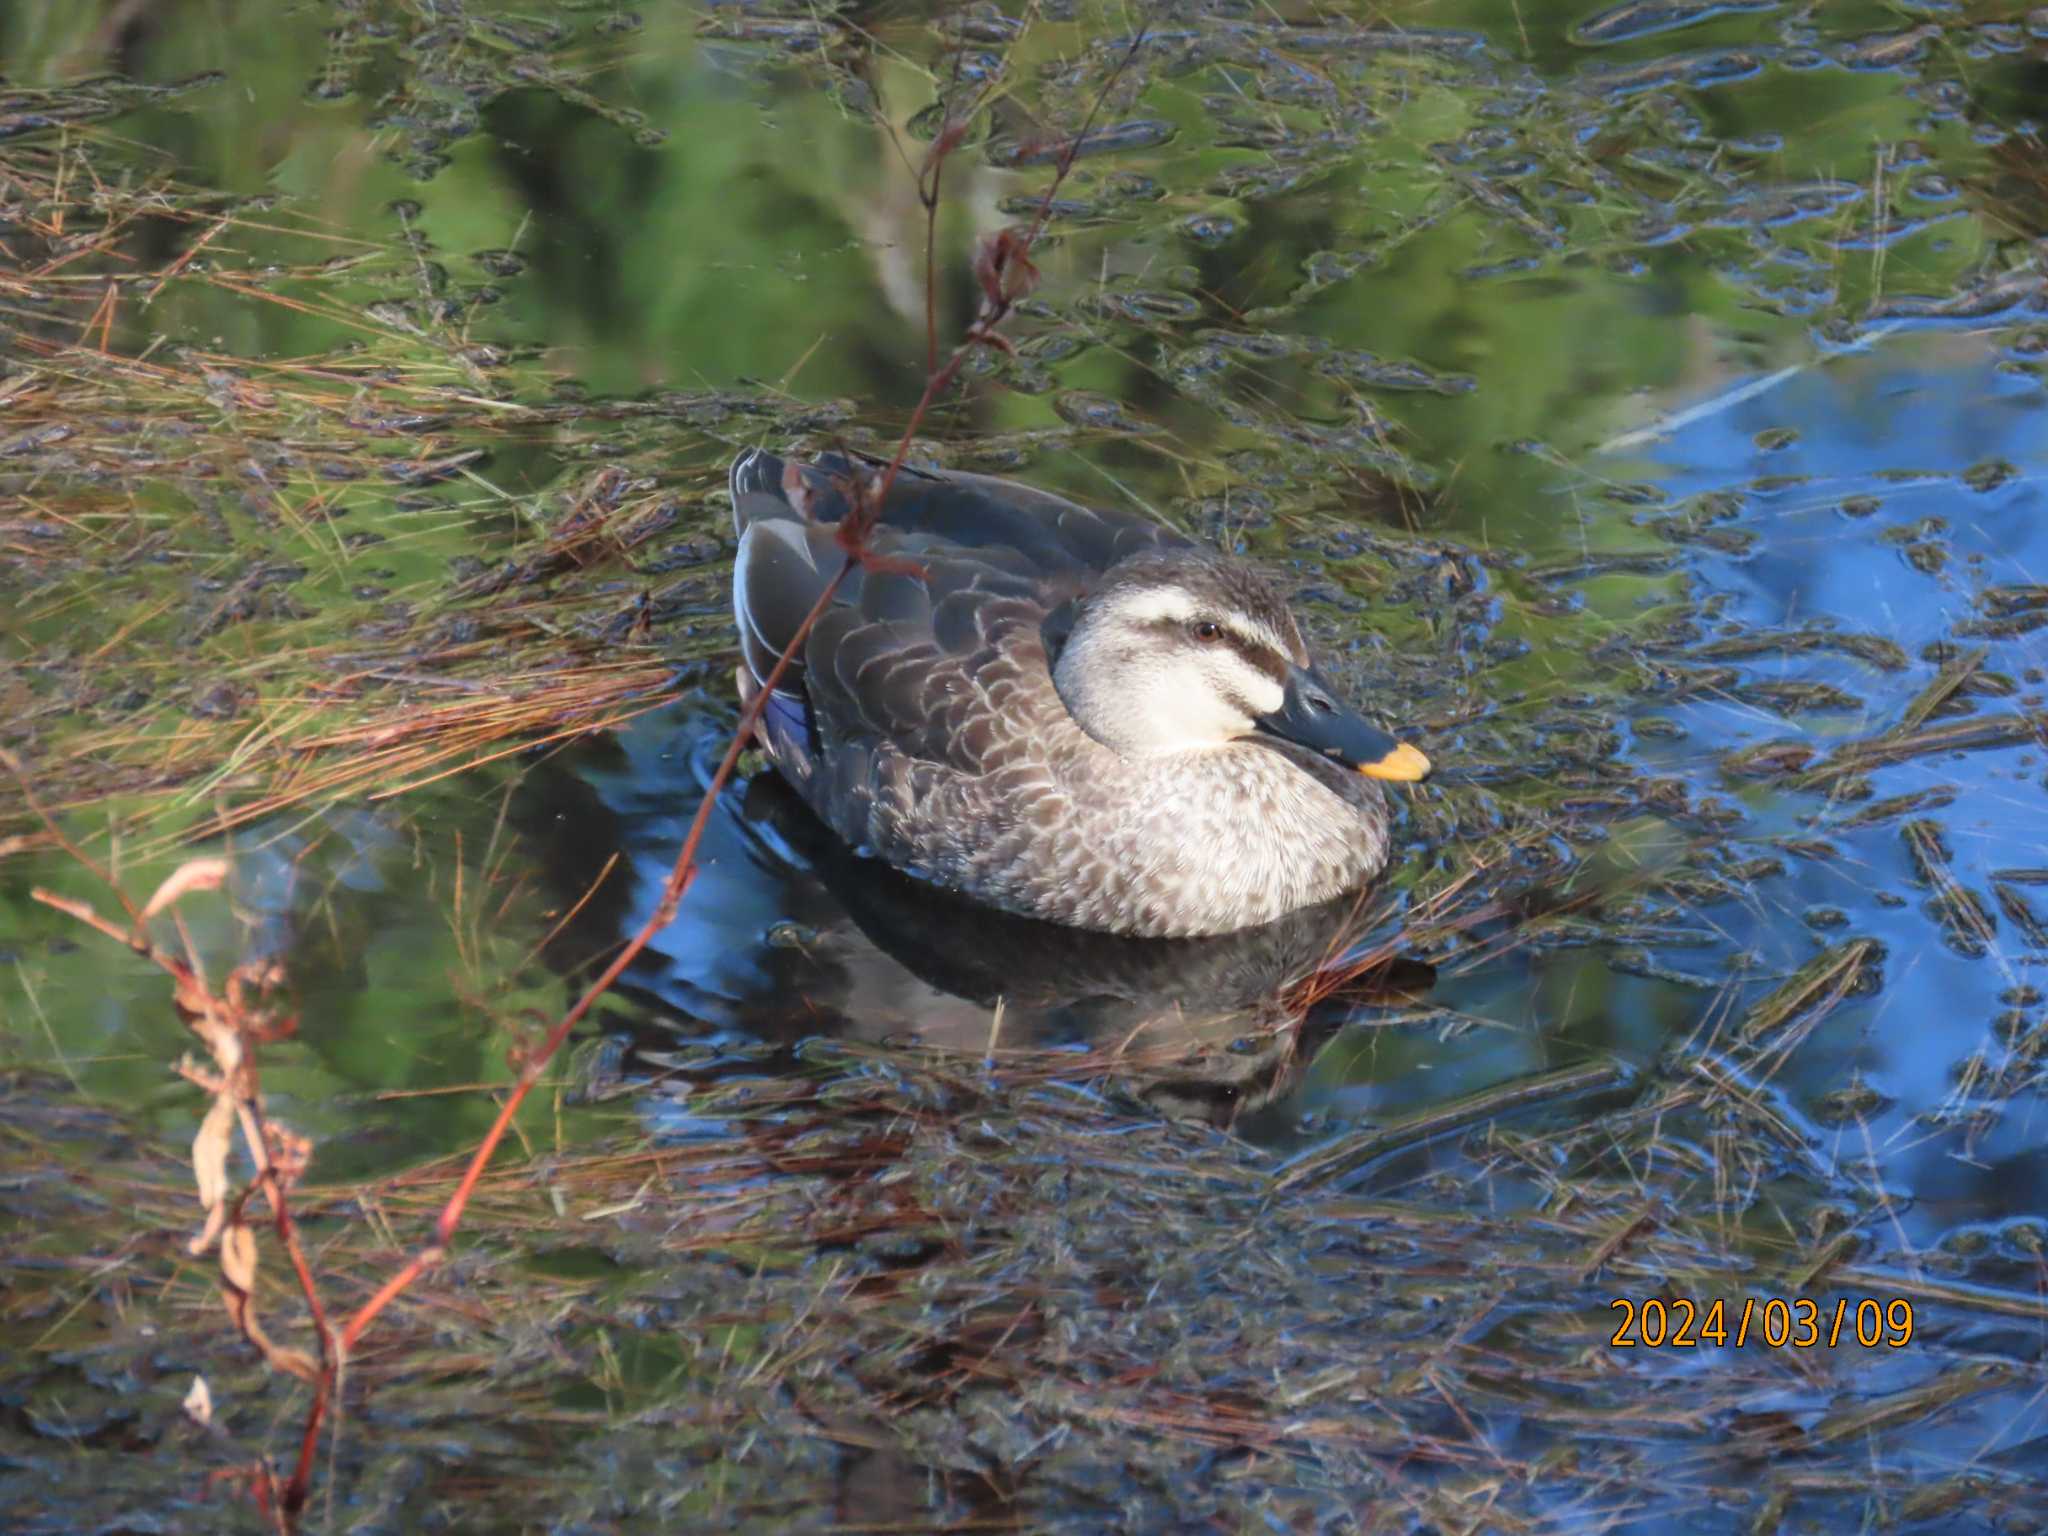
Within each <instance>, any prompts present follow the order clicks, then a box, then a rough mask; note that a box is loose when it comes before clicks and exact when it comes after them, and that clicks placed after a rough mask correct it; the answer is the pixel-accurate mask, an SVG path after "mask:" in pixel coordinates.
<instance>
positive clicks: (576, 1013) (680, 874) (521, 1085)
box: [279, 556, 855, 1510]
mask: <svg viewBox="0 0 2048 1536" xmlns="http://www.w3.org/2000/svg"><path fill="white" fill-rule="evenodd" d="M854 563H855V562H854V559H853V557H851V556H849V557H848V558H847V559H846V560H845V561H843V562H842V563H841V564H840V567H839V569H838V570H837V571H835V572H833V574H832V579H831V580H830V581H828V582H826V583H825V586H824V590H822V591H821V592H819V594H818V600H817V601H816V602H815V603H813V604H811V611H810V612H809V613H807V614H805V615H804V618H803V622H802V623H801V624H799V625H797V628H796V633H795V634H794V635H793V636H791V638H790V642H789V648H788V649H787V650H785V651H784V652H783V653H782V655H781V656H779V657H777V658H776V662H775V665H774V666H773V667H771V668H770V669H769V672H768V675H767V677H765V678H763V679H762V680H761V686H760V688H759V690H758V691H756V693H755V694H754V697H753V698H751V699H750V700H748V701H747V704H746V707H745V708H744V709H742V710H741V711H740V719H739V724H738V726H737V727H736V728H735V729H734V731H733V734H732V740H731V741H730V742H728V743H727V744H726V748H725V756H724V757H722V758H720V759H719V763H718V768H717V770H716V771H715V772H714V773H713V774H712V775H711V783H710V785H709V787H707V788H706V789H705V791H704V799H703V801H702V803H701V804H699V805H698V807H697V814H696V815H695V816H694V817H692V818H691V821H690V830H689V831H688V833H687V834H686V835H685V836H684V838H683V844H682V847H681V848H680V849H678V850H677V852H676V861H675V864H674V866H673V867H672V868H671V869H670V870H669V875H668V880H667V882H666V884H664V886H663V887H662V893H661V899H660V901H658V902H656V903H655V907H654V911H653V913H652V914H651V915H650V916H649V917H648V919H647V921H646V922H645V923H643V924H641V926H640V931H639V932H638V933H636V934H634V935H633V937H632V938H631V939H630V940H628V941H627V943H626V945H625V946H624V947H623V948H622V949H620V951H619V952H618V954H616V955H615V956H613V957H612V961H611V963H610V964H609V965H607V966H606V967H605V968H604V970H603V971H602V972H600V973H599V974H598V977H597V979H596V980H595V981H593V982H592V983H591V984H590V985H589V987H587V988H586V989H585V990H584V993H583V995H582V996H581V997H580V998H578V999H577V1000H576V1003H575V1005H574V1006H573V1007H571V1008H570V1009H569V1011H568V1012H567V1013H565V1014H563V1015H562V1017H561V1018H560V1019H558V1020H557V1021H556V1022H555V1025H554V1027H553V1028H552V1029H550V1030H549V1031H548V1033H547V1038H546V1039H544V1040H542V1041H541V1043H540V1045H539V1046H538V1047H536V1048H535V1049H534V1050H533V1051H531V1052H529V1053H528V1055H527V1058H526V1062H525V1064H524V1065H523V1066H522V1067H521V1068H520V1070H519V1078H518V1081H517V1082H515V1083H514V1084H513V1086H512V1091H511V1093H509V1094H508V1095H506V1098H505V1102H504V1103H503V1104H502V1105H500V1106H499V1109H498V1117H497V1119H495V1120H493V1121H492V1122H491V1128H490V1130H489V1131H487V1132H485V1133H484V1138H483V1140H482V1141H481V1142H479V1143H478V1145H477V1149H476V1151H475V1152H474V1153H473V1154H472V1155H471V1157H470V1160H469V1166H468V1167H467V1168H466V1169H465V1170H464V1171H463V1175H462V1182H461V1183H459V1184H458V1185H456V1187H455V1192H454V1193H453V1194H451V1195H450V1196H449V1197H448V1203H447V1204H446V1205H444V1206H443V1207H442V1208H441V1214H440V1216H439V1218H438V1219H437V1220H436V1221H435V1222H434V1237H433V1241H432V1242H430V1243H429V1244H428V1245H427V1246H426V1247H424V1248H422V1249H420V1250H419V1251H418V1252H417V1253H415V1254H413V1255H412V1257H411V1258H409V1259H407V1260H406V1262H405V1264H404V1265H403V1266H402V1267H401V1268H400V1269H399V1270H398V1272H397V1273H396V1274H394V1275H392V1277H391V1278H390V1279H388V1280H386V1281H385V1282H384V1283H383V1284H382V1285H381V1286H379V1287H378V1288H377V1290H376V1293H375V1294H374V1295H372V1296H371V1297H370V1299H369V1300H368V1301H366V1302H364V1303H363V1304H362V1306H360V1307H358V1308H357V1309H356V1311H355V1314H354V1315H353V1316H352V1317H350V1318H349V1320H348V1324H347V1326H346V1327H344V1328H343V1329H342V1330H341V1333H340V1334H339V1336H337V1337H336V1338H335V1341H334V1357H335V1358H334V1360H333V1361H332V1362H328V1361H326V1360H324V1359H323V1368H322V1372H321V1378H322V1379H321V1387H320V1390H319V1391H317V1392H315V1393H314V1395H313V1403H312V1407H311V1408H310V1409H309V1410H308V1413H307V1417H306V1428H305V1433H304V1434H303V1435H302V1436H301V1438H300V1441H299V1462H298V1466H297V1468H296V1469H295V1470H294V1472H293V1474H292V1480H291V1482H290V1484H289V1485H288V1486H287V1487H286V1489H285V1494H284V1499H285V1504H286V1507H287V1508H290V1509H293V1510H297V1509H299V1508H301V1507H302V1506H303V1505H304V1503H305V1499H306V1494H307V1492H308V1490H309V1488H310V1486H311V1482H312V1475H313V1454H314V1451H315V1449H316V1447H317V1445H318V1441H319V1430H320V1421H321V1419H322V1418H323V1417H324V1416H325V1414H326V1410H327V1403H328V1400H329V1398H331V1397H332V1396H333V1393H334V1384H335V1382H336V1380H337V1379H338V1372H337V1369H336V1368H338V1366H339V1365H340V1364H342V1363H345V1362H346V1361H347V1360H348V1357H349V1355H350V1353H351V1352H352V1351H353V1350H354V1349H355V1346H356V1341H357V1340H358V1339H360V1338H361V1337H362V1336H363V1331H364V1330H365V1329H366V1328H368V1327H369V1326H370V1324H371V1323H373V1322H374V1321H376V1319H377V1316H378V1314H379V1313H381V1312H382V1311H383V1310H384V1309H385V1308H386V1307H387V1306H389V1305H390V1304H391V1303H392V1301H393V1300H395V1299H396V1298H397V1297H399V1296H400V1295H402V1294H403V1293H404V1292H405V1290H406V1289H407V1287H409V1286H410V1285H411V1284H412V1283H413V1282H414V1281H415V1280H417V1279H419V1277H420V1276H421V1275H423V1274H425V1273H426V1272H427V1271H428V1270H429V1269H431V1268H433V1267H434V1266H435V1265H436V1264H439V1263H440V1262H441V1260H442V1259H443V1258H445V1257H446V1256H447V1251H448V1246H449V1244H450V1243H451V1242H453V1241H454V1238H455V1231H456V1228H457V1227H458V1226H459V1225H460V1224H461V1221H462V1214H463V1212H464V1210H465V1209H467V1207H468V1205H469V1200H470V1196H471V1195H472V1194H474V1193H475V1192H476V1186H477V1184H478V1182H479V1181H480V1180H481V1179H482V1178H483V1174H484V1169H485V1168H486V1167H488V1166H489V1165H490V1161H491V1158H492V1156H493V1154H495V1153H496V1152H497V1150H498V1143H499V1142H501V1141H502V1140H504V1138H505V1132H506V1131H507V1130H508V1129H509V1128H510V1127H511V1124H512V1117H513V1116H514V1115H516V1114H517V1113H518V1112H519V1106H520V1105H521V1104H523V1103H525V1101H526V1096H527V1094H528V1093H530V1092H532V1091H533V1086H534V1084H536V1083H537V1082H539V1081H540V1079H541V1077H542V1076H543V1075H544V1074H545V1073H546V1071H547V1067H548V1064H549V1062H551V1061H552V1060H553V1059H554V1056H555V1053H556V1052H557V1051H559V1050H560V1049H561V1048H562V1043H563V1042H564V1041H565V1040H567V1039H568V1038H569V1032H570V1031H571V1030H573V1029H574V1028H575V1027H576V1026H577V1024H579V1023H580V1022H582V1020H583V1018H584V1017H585V1015H587V1014H588V1013H589V1012H590V1010H591V1008H592V1007H593V1006H595V1004H596V1003H597V1000H598V999H599V998H601V997H603V996H604V994H605V993H606V992H608V991H610V990H611V986H612V983H613V982H615V981H617V980H618V979H619V977H620V976H621V975H623V974H624V972H625V970H626V967H627V966H629V965H631V964H632V963H633V961H634V959H635V958H637V957H638V955H639V954H640V952H641V951H642V950H644V949H645V948H646V947H647V946H648V944H649V943H650V942H652V940H653V938H654V936H655V934H657V933H659V932H660V931H661V930H662V929H664V928H666V927H667V926H668V925H669V924H670V923H672V922H674V921H675V916H676V909H677V908H678V907H679V906H680V905H681V904H682V899H683V893H684V892H686V891H687V890H688V889H689V888H690V882H691V881H692V880H694V879H695V878H696V876H697V868H698V865H697V847H698V845H699V844H700V843H701V842H702V841H703V838H704V829H705V827H706V826H707V825H709V823H710V820H711V812H712V810H713V808H714V807H715V806H716V804H717V802H718V796H719V794H720V793H721V792H722V791H723V790H724V788H725V786H726V785H727V783H729V782H730V781H731V779H732V774H733V769H734V768H735V767H736V766H737V765H738V763H739V759H740V753H741V752H742V751H744V750H745V748H746V744H747V741H748V738H749V737H750V736H751V735H752V733H753V730H754V727H755V725H756V724H758V723H759V721H760V718H761V711H762V710H763V709H765V708H766V707H767V703H768V697H769V695H770V694H771V693H772V692H773V691H774V689H775V685H776V684H777V683H779V682H781V681H782V678H783V676H784V674H785V673H786V672H787V671H788V670H789V664H790V660H791V658H792V657H794V656H795V655H796V654H797V651H798V649H799V648H800V647H801V646H802V645H803V643H804V640H805V638H806V637H807V636H808V635H809V634H810V632H811V629H812V627H813V626H814V625H815V624H816V623H817V622H818V620H819V619H820V618H821V617H823V616H824V613H825V610H826V609H827V608H828V607H830V606H831V603H832V599H833V598H834V597H835V596H836V595H837V594H838V592H839V584H840V583H841V582H842V581H844V580H845V579H846V573H847V572H848V571H849V570H851V569H852V568H853V566H854ZM279 1214H280V1219H284V1218H283V1208H282V1206H280V1208H279ZM317 1305H318V1303H317V1302H316V1303H315V1306H316V1308H317ZM322 1332H323V1335H324V1334H325V1332H326V1330H325V1329H324V1328H323V1330H322ZM322 1354H323V1356H325V1354H326V1351H325V1349H323V1350H322Z"/></svg>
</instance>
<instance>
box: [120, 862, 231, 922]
mask: <svg viewBox="0 0 2048 1536" xmlns="http://www.w3.org/2000/svg"><path fill="white" fill-rule="evenodd" d="M228 869H229V865H228V861H227V860H226V859H187V860H186V861H185V862H184V863H182V864H180V865H179V866H178V867H177V868H176V869H174V870H172V871H171V872H170V873H169V874H168V875H166V876H164V883H163V884H162V885H159V886H158V887H157V888H156V894H155V895H153V896H151V897H150V898H149V901H148V903H147V904H146V905H145V906H144V907H143V909H142V916H141V917H140V918H139V919H138V920H137V922H138V925H139V924H141V923H145V922H148V921H149V919H151V918H152V917H155V916H156V915H157V913H159V912H161V911H163V909H164V908H166V907H168V906H170V905H172V904H173V903H174V902H176V901H178V900H179V899H180V898H182V897H185V896H188V895H190V894H191V893H192V892H193V891H217V890H219V889H220V888H221V886H222V884H223V883H224V882H225V881H226V880H227V877H228Z"/></svg>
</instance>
